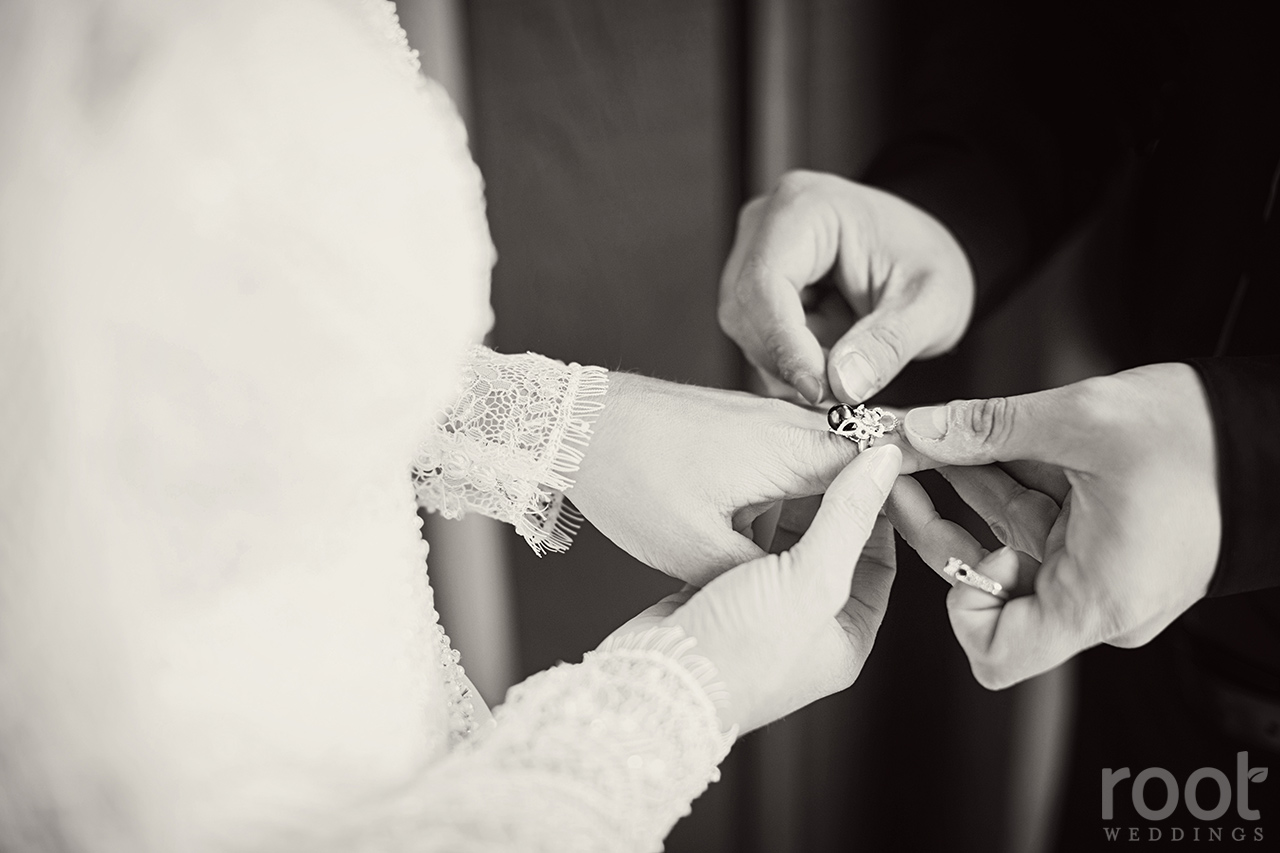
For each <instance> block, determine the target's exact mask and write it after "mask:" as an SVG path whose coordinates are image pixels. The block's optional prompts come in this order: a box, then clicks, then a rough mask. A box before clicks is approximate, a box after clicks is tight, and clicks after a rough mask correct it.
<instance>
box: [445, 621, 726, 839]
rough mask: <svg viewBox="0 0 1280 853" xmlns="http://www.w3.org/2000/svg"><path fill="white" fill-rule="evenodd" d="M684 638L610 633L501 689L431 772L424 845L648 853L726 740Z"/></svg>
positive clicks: (704, 781) (707, 777)
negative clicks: (470, 735) (577, 658)
mask: <svg viewBox="0 0 1280 853" xmlns="http://www.w3.org/2000/svg"><path fill="white" fill-rule="evenodd" d="M694 642H695V641H694V640H693V639H690V638H687V637H686V636H685V634H684V631H683V630H681V629H680V628H675V627H661V628H652V629H649V630H646V631H642V632H639V633H635V634H630V635H626V636H623V637H620V638H611V639H610V640H608V641H606V642H605V643H604V644H603V645H602V646H601V647H600V649H598V650H597V651H595V652H591V653H588V654H587V655H586V657H585V658H584V659H583V662H582V663H580V664H573V665H569V664H560V665H559V666H556V667H554V668H552V669H549V670H546V671H544V672H540V673H538V674H537V675H534V676H532V677H531V678H529V679H527V680H526V681H524V682H523V683H522V684H519V685H517V686H515V687H513V688H512V689H511V691H510V692H509V693H508V695H507V701H506V703H505V704H504V705H502V706H501V707H500V708H498V709H497V713H496V719H497V725H496V726H495V727H494V728H492V729H490V730H489V731H487V732H486V733H484V734H483V735H481V736H479V737H478V738H477V739H475V740H473V741H469V742H466V743H465V744H464V745H463V746H461V747H459V748H457V749H455V750H454V752H453V753H452V754H451V755H450V756H449V757H448V758H447V759H446V760H445V761H444V762H442V763H441V764H440V765H437V767H436V768H434V769H433V771H432V774H431V775H432V779H433V784H432V790H431V791H430V792H429V796H423V797H422V798H421V800H420V802H421V803H422V804H423V805H425V807H426V809H427V812H428V813H427V814H426V815H423V817H424V818H426V820H427V821H428V822H429V825H430V826H431V829H432V831H431V832H430V833H429V834H428V835H429V836H430V837H431V838H432V839H434V840H435V841H437V842H439V843H438V844H434V845H433V844H428V845H427V848H429V849H432V850H434V849H450V850H486V851H488V850H497V849H503V850H506V849H520V850H530V851H544V850H545V851H557V853H561V851H577V850H582V851H592V853H599V851H653V850H661V849H662V839H663V838H665V837H666V835H667V833H669V832H670V831H671V827H672V826H674V825H675V823H676V821H677V820H679V819H680V818H681V817H682V816H684V815H686V814H688V813H689V809H690V804H691V803H692V802H693V800H694V799H695V798H697V797H698V796H699V795H700V794H701V793H702V792H703V791H704V790H706V788H707V785H708V784H709V783H710V782H713V781H716V780H717V779H718V778H719V771H718V770H717V765H718V764H719V763H720V762H721V761H722V760H723V759H724V757H725V755H727V754H728V752H729V748H730V746H731V745H732V743H733V740H734V737H735V736H736V729H735V730H732V731H730V732H729V733H722V732H721V731H720V724H719V717H718V714H717V708H716V700H717V699H719V700H720V701H724V700H725V699H726V698H727V697H726V696H725V694H724V690H723V688H722V686H721V685H720V684H719V683H718V679H719V676H718V674H717V673H716V671H715V668H714V666H713V665H712V664H711V663H710V661H708V660H707V659H706V658H703V657H702V656H700V655H696V654H692V653H691V648H692V647H693V645H694ZM481 791H482V792H483V794H482V795H481V794H480V793H479V792H481Z"/></svg>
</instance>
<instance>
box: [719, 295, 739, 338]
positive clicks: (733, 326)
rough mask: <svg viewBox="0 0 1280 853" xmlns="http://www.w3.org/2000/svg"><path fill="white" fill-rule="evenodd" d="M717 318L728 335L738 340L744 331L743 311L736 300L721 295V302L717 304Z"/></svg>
mask: <svg viewBox="0 0 1280 853" xmlns="http://www.w3.org/2000/svg"><path fill="white" fill-rule="evenodd" d="M716 320H717V321H718V322H719V323H720V329H721V330H722V331H723V332H724V333H725V334H726V335H728V336H729V337H730V338H732V339H733V340H734V341H737V340H738V338H739V337H740V335H741V333H742V311H741V310H740V309H739V307H738V304H737V302H736V301H734V300H733V299H732V298H724V297H721V299H720V304H719V305H717V306H716Z"/></svg>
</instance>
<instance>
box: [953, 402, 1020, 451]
mask: <svg viewBox="0 0 1280 853" xmlns="http://www.w3.org/2000/svg"><path fill="white" fill-rule="evenodd" d="M1014 411H1015V409H1014V406H1013V405H1012V404H1011V403H1010V402H1009V399H1008V398H1007V397H990V398H988V399H985V400H974V401H972V402H971V403H969V404H968V405H967V406H966V411H965V415H966V418H967V424H966V426H967V427H968V430H969V433H970V435H972V436H973V437H974V438H975V439H977V440H978V441H980V442H982V443H983V444H986V445H992V446H998V445H1000V444H1003V443H1004V442H1005V440H1006V439H1007V438H1008V437H1009V436H1010V435H1011V434H1012V433H1013V429H1014V423H1013V421H1014Z"/></svg>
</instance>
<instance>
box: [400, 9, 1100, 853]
mask: <svg viewBox="0 0 1280 853" xmlns="http://www.w3.org/2000/svg"><path fill="white" fill-rule="evenodd" d="M399 6H400V9H401V14H402V17H403V20H404V23H405V25H406V29H407V30H408V32H409V35H410V40H411V42H413V43H414V44H415V46H417V47H418V48H419V49H420V50H422V52H423V60H424V66H425V68H426V70H427V71H428V73H430V74H432V76H435V77H437V78H438V79H441V80H442V81H443V82H444V83H445V84H446V86H447V87H448V88H449V89H450V90H451V92H453V94H454V97H455V99H456V100H458V101H459V103H460V105H461V107H462V108H463V112H464V115H465V116H466V117H467V120H468V125H469V127H470V130H471V134H472V147H473V151H474V152H475V155H476V158H477V160H478V162H479V164H480V167H481V169H482V171H483V172H484V175H485V178H486V184H487V196H488V204H489V217H490V223H491V226H492V230H493V236H494V240H495V243H496V244H497V247H498V256H499V261H498V265H497V268H496V270H495V272H494V290H493V304H494V308H495V310H496V313H497V324H496V327H495V329H494V331H493V335H492V337H491V343H492V344H493V345H494V346H495V347H496V348H497V349H499V350H501V351H504V352H518V351H523V350H534V351H537V352H542V353H545V354H547V355H550V356H553V357H556V358H561V359H564V360H567V361H579V362H583V363H591V364H600V365H604V366H606V367H609V368H613V369H619V368H620V369H624V370H631V371H637V372H641V373H646V374H649V375H652V376H658V377H662V378H665V379H671V380H675V381H680V382H691V383H697V384H702V385H711V386H719V387H729V388H738V387H747V383H748V380H749V377H748V375H747V371H746V368H745V365H744V364H743V362H742V360H741V358H740V356H739V354H738V353H737V351H736V349H735V348H734V347H733V345H732V344H731V342H729V341H728V340H727V339H726V338H725V337H724V336H723V335H722V334H721V332H720V331H719V328H718V327H717V324H716V320H715V305H716V290H717V283H718V277H719V272H720V267H721V265H722V263H723V261H724V258H725V256H726V255H727V253H728V249H729V245H730V241H731V239H732V235H733V226H734V222H735V219H736V215H737V210H738V208H739V207H740V206H741V204H742V203H743V202H744V201H746V200H747V199H748V198H750V197H752V196H753V195H756V194H759V193H761V192H765V191H767V190H768V189H769V188H770V187H771V186H772V185H773V184H774V183H775V182H776V180H777V178H778V177H779V176H780V175H781V174H782V172H783V171H785V170H786V169H789V168H796V167H804V168H811V169H819V170H824V171H831V172H836V173H838V174H842V175H846V176H849V177H856V176H857V175H858V174H859V172H860V170H861V169H862V168H863V167H865V165H866V164H867V162H868V161H869V159H870V158H871V156H872V155H873V154H874V152H875V149H876V146H877V144H878V143H879V141H880V140H881V139H882V138H883V137H884V135H885V134H886V133H887V132H889V130H891V129H892V127H893V126H894V121H895V105H896V104H897V103H898V102H899V101H898V99H897V98H896V97H895V93H896V92H897V90H898V88H899V87H900V86H901V85H902V84H901V80H902V78H903V76H904V73H905V69H906V68H908V67H909V65H910V63H911V62H912V61H913V55H912V44H911V43H910V41H909V40H908V39H906V38H904V37H903V32H904V28H903V24H904V20H905V18H906V17H907V15H906V13H903V12H902V11H901V9H902V7H901V6H895V5H894V4H890V3H888V2H886V0H846V2H838V0H751V1H750V2H747V0H737V1H736V2H735V1H734V0H647V1H646V2H629V3H622V2H616V0H613V2H610V0H469V2H466V3H460V2H456V0H402V2H400V3H399ZM895 10H898V11H897V12H896V13H895ZM1105 234H1106V229H1105V228H1103V227H1098V226H1097V225H1096V224H1095V226H1094V227H1093V228H1091V229H1089V230H1087V231H1086V232H1085V233H1083V234H1082V235H1081V236H1080V238H1079V239H1078V240H1077V241H1076V244H1075V245H1074V246H1073V247H1072V249H1071V250H1070V251H1067V252H1065V253H1064V254H1063V255H1062V256H1060V257H1059V258H1057V259H1055V261H1054V262H1053V263H1052V264H1051V265H1050V267H1049V268H1047V269H1045V270H1042V271H1041V273H1040V274H1039V275H1038V278H1037V281H1036V282H1035V284H1034V285H1033V286H1031V287H1028V288H1025V289H1023V290H1022V292H1021V293H1020V295H1019V296H1018V298H1017V299H1015V300H1014V301H1013V302H1011V303H1010V304H1009V305H1007V306H1006V307H1005V308H1004V309H1003V310H1002V311H1001V312H1000V313H999V314H998V315H997V316H995V317H993V318H992V319H991V320H990V321H988V322H987V323H985V324H984V325H983V326H982V327H981V328H979V329H976V330H974V331H973V332H972V333H971V334H970V335H969V336H968V338H967V340H966V342H965V343H964V345H963V346H962V347H961V348H960V349H959V350H958V351H957V352H955V353H952V354H950V355H948V356H945V357H943V358H939V359H936V360H934V361H931V362H927V363H922V364H918V365H915V366H913V367H911V368H909V369H908V371H907V372H906V373H904V374H903V376H902V377H901V378H900V379H899V380H897V381H896V382H895V383H894V384H893V385H892V387H891V388H890V389H889V390H888V391H887V392H886V393H885V394H884V395H882V398H881V400H880V402H888V403H893V404H912V403H920V402H930V401H937V400H942V399H948V398H955V397H965V396H979V395H982V396H986V395H992V394H1009V393H1017V392H1022V391H1027V390H1032V389H1034V388H1038V387H1044V386H1046V385H1050V384H1055V385H1056V384H1061V383H1062V382H1066V381H1071V380H1074V379H1076V378H1079V377H1081V376H1084V375H1088V374H1092V373H1098V372H1101V371H1102V370H1104V369H1105V365H1104V364H1103V363H1101V362H1099V361H1098V360H1096V359H1095V358H1093V357H1092V356H1091V355H1090V353H1092V352H1093V351H1094V347H1093V346H1092V345H1091V343H1090V342H1089V341H1087V340H1085V339H1084V338H1083V337H1082V336H1081V335H1080V333H1079V332H1078V329H1079V328H1080V323H1079V321H1078V319H1077V318H1078V316H1079V309H1078V308H1077V306H1076V305H1075V303H1074V302H1073V301H1072V300H1071V298H1070V297H1069V294H1068V293H1067V291H1066V290H1065V288H1064V286H1063V280H1064V277H1065V276H1064V273H1066V272H1067V271H1069V270H1072V269H1077V268H1078V267H1079V265H1081V264H1086V265H1098V260H1097V259H1098V258H1099V257H1101V256H1103V255H1105V247H1106V241H1105ZM673 440H674V439H673ZM747 464H749V462H748V463H747ZM927 485H928V486H930V488H931V490H932V491H933V492H934V494H935V496H936V498H937V500H938V502H939V508H940V509H944V507H945V510H944V511H945V512H949V513H950V514H952V516H953V517H967V516H964V515H963V514H962V512H961V509H960V508H959V507H956V506H955V504H954V501H948V500H947V494H946V492H945V490H941V489H939V488H937V487H938V482H936V481H930V482H928V483H927ZM970 521H972V519H970ZM971 526H972V525H971ZM973 529H974V530H975V532H977V530H978V528H977V527H976V526H973ZM428 535H429V538H430V539H431V541H432V545H433V558H432V575H433V582H434V583H435V585H436V587H437V589H438V592H439V598H440V601H441V611H442V613H443V617H444V621H445V624H446V626H447V627H448V628H449V630H450V633H451V634H452V635H453V636H454V639H455V642H456V645H457V647H458V648H459V649H461V651H462V653H463V656H464V663H465V664H467V667H468V671H469V672H470V673H471V674H472V676H473V678H474V679H475V681H476V683H477V685H478V686H479V688H480V690H481V691H482V692H483V693H485V695H486V697H487V698H488V699H489V701H490V702H498V701H500V700H501V697H502V694H503V692H504V691H505V688H506V687H507V686H509V685H510V684H511V683H513V682H514V681H518V680H520V679H522V678H524V677H525V676H527V675H529V674H531V673H533V672H536V671H538V670H540V669H544V668H546V667H547V666H550V665H552V664H554V663H555V662H556V661H558V660H569V661H574V660H579V659H580V658H581V656H582V654H583V652H585V651H587V650H589V649H591V648H594V647H595V646H596V645H597V644H598V643H599V642H600V640H601V639H603V638H604V636H605V635H606V634H608V633H609V632H610V631H611V630H612V629H613V628H614V627H616V626H617V625H618V624H619V623H621V622H622V621H624V620H626V619H627V618H629V617H631V616H632V615H634V614H635V613H636V612H638V611H639V610H641V609H643V608H644V607H646V606H647V605H649V604H651V603H653V602H654V601H656V600H657V599H658V598H660V597H662V596H663V595H665V594H667V593H668V592H670V591H672V590H674V589H676V588H678V586H679V584H677V583H675V582H673V581H671V580H670V579H668V578H666V577H664V576H662V575H661V574H659V573H657V572H655V571H652V570H650V569H648V568H646V567H644V566H642V565H641V564H639V563H637V562H636V561H635V560H633V559H632V558H630V557H629V556H627V555H626V554H624V553H623V552H622V551H621V550H619V549H617V548H616V547H614V546H613V545H612V544H611V543H609V542H608V541H607V540H606V539H604V538H603V537H602V536H601V535H600V534H599V533H597V532H596V531H595V530H593V529H591V528H590V527H589V526H588V527H584V528H583V530H582V532H581V533H580V534H579V536H578V538H577V540H576V542H575V544H574V546H573V548H572V549H571V550H570V551H569V553H567V554H563V555H551V556H548V557H546V558H543V559H538V558H536V557H534V556H533V554H532V553H531V552H530V551H529V549H528V548H527V547H526V546H525V545H524V543H523V542H522V541H520V540H519V539H518V538H517V537H516V536H515V535H514V533H512V532H511V531H510V530H507V529H505V528H501V527H499V526H497V525H493V524H490V523H488V522H487V520H484V519H466V520H464V521H463V522H444V521H440V520H438V519H432V520H431V521H430V523H429V534H428ZM988 538H989V537H988ZM988 544H990V543H989V542H988ZM899 565H900V570H899V575H898V579H897V581H896V583H895V587H894V592H893V601H892V604H891V606H890V609H889V613H888V616H887V617H886V619H885V622H884V627H883V629H882V630H881V633H880V637H879V639H878V641H877V644H876V648H875V651H874V653H873V654H872V656H871V659H870V661H869V663H868V664H867V666H866V669H865V671H864V673H863V675H862V676H861V678H860V679H859V681H858V683H857V684H856V685H855V686H854V687H853V688H851V689H850V690H849V691H846V692H845V693H843V694H841V695H838V696H834V697H830V698H828V699H826V700H823V701H821V702H819V703H817V704H815V705H814V706H811V707H810V708H807V709H805V710H803V711H801V712H799V713H797V714H795V715H793V716H792V717H790V718H788V719H787V720H784V721H781V722H780V723H777V724H775V725H773V726H770V727H769V728H767V729H765V730H763V731H760V732H756V733H753V734H751V735H749V736H748V737H746V738H745V739H744V740H742V741H741V742H739V744H738V745H737V746H736V747H735V749H734V751H733V753H732V755H731V756H730V758H729V759H728V761H727V763H726V765H725V767H724V776H723V780H722V781H721V782H719V783H718V784H716V785H713V786H712V787H711V789H710V790H709V791H708V792H707V794H705V795H704V796H703V797H702V798H701V799H700V800H698V801H697V802H696V803H695V804H694V809H693V814H692V815H691V816H690V817H688V818H686V819H685V820H684V821H682V822H681V823H680V824H679V825H678V826H677V827H676V829H675V832H674V833H673V834H672V836H671V838H670V839H669V840H668V843H667V850H669V851H673V853H681V851H694V850H697V851H707V853H717V851H770V853H787V851H837V850H841V851H842V850H847V849H853V848H855V847H856V849H859V850H864V851H880V850H897V849H924V850H934V849H948V850H959V851H967V850H975V851H976V850H981V851H996V850H1009V851H1019V853H1022V851H1035V850H1038V849H1042V846H1043V842H1044V838H1045V837H1046V833H1048V832H1050V831H1051V830H1052V825H1053V817H1054V815H1053V802H1054V791H1055V785H1056V784H1058V782H1057V773H1058V770H1057V768H1058V763H1059V758H1060V756H1061V752H1062V749H1063V743H1064V737H1065V732H1066V728H1067V725H1068V723H1069V721H1068V720H1067V719H1066V716H1065V711H1064V710H1063V709H1064V708H1065V707H1066V697H1067V696H1068V695H1069V690H1070V678H1069V674H1068V673H1066V672H1063V671H1059V672H1055V673H1050V674H1048V675H1046V676H1042V677H1041V678H1039V679H1036V680H1034V681H1032V682H1029V683H1027V684H1024V685H1020V686H1019V687H1017V688H1015V689H1013V690H1010V691H1007V692H1004V693H999V694H995V693H988V692H987V691H985V690H983V689H982V688H981V687H979V686H978V685H977V684H976V683H975V682H974V681H973V679H972V677H971V675H970V674H969V670H968V665H967V662H966V661H965V658H964V655H963V654H962V652H961V651H960V649H959V647H958V645H957V644H956V642H955V640H954V638H953V637H952V635H951V632H950V628H949V625H948V623H947V618H946V611H945V606H944V602H943V598H944V594H945V591H946V586H945V584H944V583H943V582H942V581H940V580H939V579H938V578H937V577H935V576H934V575H933V573H932V572H930V571H929V570H928V569H927V568H926V567H924V566H923V564H921V563H920V562H919V561H918V560H917V559H916V558H915V556H914V554H912V553H911V552H910V551H909V550H907V549H905V548H900V549H899ZM975 800H977V801H979V802H980V803H981V808H974V807H973V805H972V804H973V802H974V801H975Z"/></svg>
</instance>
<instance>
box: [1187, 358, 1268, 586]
mask: <svg viewBox="0 0 1280 853" xmlns="http://www.w3.org/2000/svg"><path fill="white" fill-rule="evenodd" d="M1189 363H1190V364H1191V366H1192V367H1194V368H1195V369H1196V371H1197V372H1198V373H1199V374H1200V379H1201V381H1202V382H1203V383H1204V388H1205V392H1206V393H1207V395H1208V398H1209V407H1210V409H1211V411H1212V413H1213V424H1214V437H1215V440H1216V443H1217V454H1218V492H1219V499H1220V504H1221V507H1222V545H1221V548H1220V549H1219V552H1218V566H1217V569H1216V570H1215V572H1214V575H1213V580H1212V582H1211V583H1210V585H1209V595H1210V596H1221V595H1231V594H1233V593H1237V592H1251V591H1253V590H1259V589H1265V588H1268V587H1274V586H1280V358H1214V359H1195V360H1192V361H1190V362H1189Z"/></svg>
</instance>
